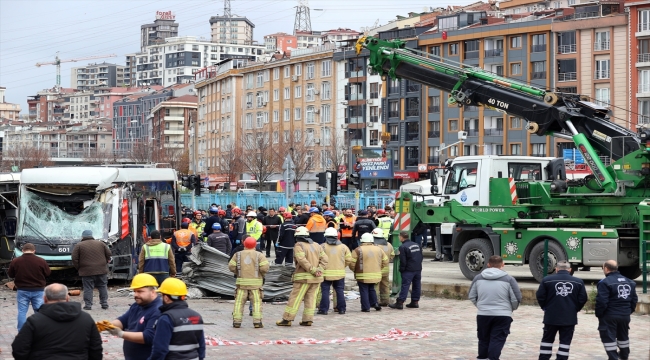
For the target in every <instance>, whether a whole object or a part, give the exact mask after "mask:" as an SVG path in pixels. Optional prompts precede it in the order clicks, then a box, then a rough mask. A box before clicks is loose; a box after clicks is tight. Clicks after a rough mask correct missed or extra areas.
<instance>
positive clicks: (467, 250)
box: [458, 238, 494, 280]
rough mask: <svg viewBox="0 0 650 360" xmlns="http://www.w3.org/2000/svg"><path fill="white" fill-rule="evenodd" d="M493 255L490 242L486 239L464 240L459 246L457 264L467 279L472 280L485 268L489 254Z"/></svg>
mask: <svg viewBox="0 0 650 360" xmlns="http://www.w3.org/2000/svg"><path fill="white" fill-rule="evenodd" d="M492 255H494V251H493V250H492V244H490V242H489V241H488V240H487V239H481V238H478V239H472V240H469V241H468V242H466V243H465V244H464V245H463V247H461V248H460V254H459V259H458V265H459V266H460V271H461V272H462V273H463V275H465V277H466V278H468V279H469V280H474V277H475V276H476V275H478V274H480V273H481V271H483V269H485V268H487V263H488V260H489V259H490V256H492Z"/></svg>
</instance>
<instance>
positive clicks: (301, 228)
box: [294, 226, 309, 236]
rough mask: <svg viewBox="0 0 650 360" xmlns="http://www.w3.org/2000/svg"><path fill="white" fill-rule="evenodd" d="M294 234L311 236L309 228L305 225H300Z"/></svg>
mask: <svg viewBox="0 0 650 360" xmlns="http://www.w3.org/2000/svg"><path fill="white" fill-rule="evenodd" d="M294 236H309V230H307V228H306V227H304V226H298V228H297V229H296V232H295V233H294Z"/></svg>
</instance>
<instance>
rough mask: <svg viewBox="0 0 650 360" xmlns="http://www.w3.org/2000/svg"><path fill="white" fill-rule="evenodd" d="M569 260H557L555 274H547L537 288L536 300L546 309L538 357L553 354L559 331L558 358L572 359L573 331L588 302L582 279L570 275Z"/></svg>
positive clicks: (549, 356) (547, 359)
mask: <svg viewBox="0 0 650 360" xmlns="http://www.w3.org/2000/svg"><path fill="white" fill-rule="evenodd" d="M570 269H571V264H569V262H568V261H565V260H562V261H558V263H557V265H556V266H555V274H553V275H549V276H547V277H545V278H544V279H543V280H542V282H541V284H539V288H538V289H537V303H538V304H539V306H540V307H541V308H542V310H544V335H542V342H541V344H540V346H539V360H549V359H550V358H551V355H552V354H553V342H554V341H555V334H557V333H558V332H559V333H560V347H559V348H558V350H557V357H556V360H566V359H568V358H569V347H570V346H571V340H572V339H573V330H574V328H575V326H576V324H577V323H578V312H580V310H582V307H583V306H584V305H585V303H586V302H587V290H585V283H584V281H582V279H578V278H577V277H574V276H571V274H570V273H569V270H570Z"/></svg>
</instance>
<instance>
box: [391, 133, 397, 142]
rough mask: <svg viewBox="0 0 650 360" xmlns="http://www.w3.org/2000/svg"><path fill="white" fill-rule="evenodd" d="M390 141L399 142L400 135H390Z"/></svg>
mask: <svg viewBox="0 0 650 360" xmlns="http://www.w3.org/2000/svg"><path fill="white" fill-rule="evenodd" d="M390 141H399V135H397V134H390Z"/></svg>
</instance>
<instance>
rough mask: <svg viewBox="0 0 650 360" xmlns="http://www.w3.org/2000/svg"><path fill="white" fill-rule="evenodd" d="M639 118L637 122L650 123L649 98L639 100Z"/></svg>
mask: <svg viewBox="0 0 650 360" xmlns="http://www.w3.org/2000/svg"><path fill="white" fill-rule="evenodd" d="M638 111H639V118H638V124H639V125H641V124H644V125H648V124H650V100H641V101H639V110H638Z"/></svg>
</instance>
